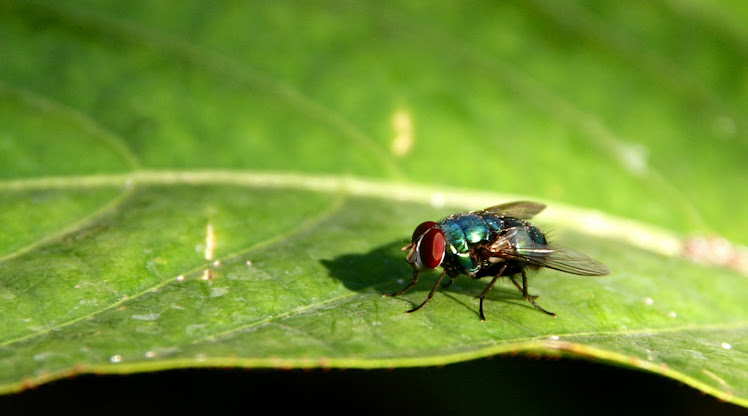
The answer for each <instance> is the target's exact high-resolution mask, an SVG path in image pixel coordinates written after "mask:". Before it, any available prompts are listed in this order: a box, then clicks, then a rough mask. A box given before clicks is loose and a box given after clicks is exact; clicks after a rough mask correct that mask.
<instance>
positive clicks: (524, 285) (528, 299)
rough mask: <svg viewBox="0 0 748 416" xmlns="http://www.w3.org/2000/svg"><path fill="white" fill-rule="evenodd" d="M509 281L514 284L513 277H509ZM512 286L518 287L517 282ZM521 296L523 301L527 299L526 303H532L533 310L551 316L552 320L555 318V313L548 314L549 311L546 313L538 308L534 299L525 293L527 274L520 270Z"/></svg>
mask: <svg viewBox="0 0 748 416" xmlns="http://www.w3.org/2000/svg"><path fill="white" fill-rule="evenodd" d="M510 279H512V282H514V276H510ZM514 284H515V285H516V286H517V287H519V285H518V284H517V282H514ZM522 296H524V297H525V299H527V301H528V302H530V303H532V306H534V307H535V308H536V309H537V310H539V311H540V312H543V313H546V314H548V315H551V316H552V317H554V318H555V317H556V314H555V313H553V312H549V311H547V310H545V309H543V308H542V307H540V305H538V304H537V303H535V299H534V297H533V296H530V295H529V294H528V293H527V274H525V271H524V270H522Z"/></svg>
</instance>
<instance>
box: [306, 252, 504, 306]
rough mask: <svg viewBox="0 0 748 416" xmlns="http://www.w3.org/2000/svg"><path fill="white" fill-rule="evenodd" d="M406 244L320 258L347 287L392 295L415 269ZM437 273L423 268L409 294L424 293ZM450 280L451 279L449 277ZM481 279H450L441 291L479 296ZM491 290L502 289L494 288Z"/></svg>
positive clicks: (481, 285)
mask: <svg viewBox="0 0 748 416" xmlns="http://www.w3.org/2000/svg"><path fill="white" fill-rule="evenodd" d="M404 245H406V243H404V242H402V241H393V242H391V243H387V244H384V245H381V246H379V247H376V248H374V249H372V250H370V251H369V252H366V253H351V254H343V255H340V256H337V257H335V258H333V259H331V260H321V263H322V265H324V266H325V267H326V268H327V269H328V270H329V274H330V276H332V277H333V278H335V279H338V280H340V282H341V283H343V285H345V287H346V288H348V289H350V290H352V291H356V292H367V291H368V292H374V293H378V294H380V295H384V294H392V293H395V292H397V291H398V290H400V289H402V288H403V287H404V286H405V285H406V284H408V282H410V281H411V280H412V279H413V269H411V268H410V266H409V265H408V262H407V261H406V260H405V254H404V253H403V252H402V250H401V248H402V247H403V246H404ZM437 276H438V272H430V271H423V272H422V274H421V278H420V279H419V282H418V284H417V285H415V286H414V287H413V288H412V289H411V290H409V291H408V293H422V292H428V291H429V290H431V287H432V286H433V285H434V282H435V281H436V278H437ZM446 280H448V279H446ZM485 285H486V282H484V281H482V280H473V279H467V278H466V277H465V276H461V277H459V278H458V279H457V280H456V281H455V282H454V284H451V285H450V284H449V281H447V282H445V284H444V285H442V289H441V291H443V292H444V293H445V294H446V293H449V292H457V293H464V294H467V295H472V296H477V295H479V294H480V293H481V290H482V289H483V288H484V287H485ZM492 292H503V290H500V291H492ZM511 293H512V292H510V291H507V293H506V294H505V295H503V296H502V295H493V296H491V297H494V298H497V299H512V298H514V296H513V295H511Z"/></svg>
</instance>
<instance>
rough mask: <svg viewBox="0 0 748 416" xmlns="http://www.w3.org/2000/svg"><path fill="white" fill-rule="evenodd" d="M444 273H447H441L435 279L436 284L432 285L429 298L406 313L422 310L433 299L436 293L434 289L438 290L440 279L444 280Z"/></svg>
mask: <svg viewBox="0 0 748 416" xmlns="http://www.w3.org/2000/svg"><path fill="white" fill-rule="evenodd" d="M446 273H447V271H446V270H445V271H443V272H442V274H440V275H439V278H438V279H436V284H434V287H433V288H432V289H431V292H430V293H429V297H427V298H426V300H424V301H423V303H422V304H420V305H418V306H416V307H415V308H413V309H411V310H409V311H408V313H411V312H415V311H417V310H419V309H421V308H423V306H424V305H426V304H427V303H429V301H430V300H431V298H433V297H434V293H436V289H439V285H440V284H441V283H442V279H444V274H446Z"/></svg>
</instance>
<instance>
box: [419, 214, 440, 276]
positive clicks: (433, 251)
mask: <svg viewBox="0 0 748 416" xmlns="http://www.w3.org/2000/svg"><path fill="white" fill-rule="evenodd" d="M424 224H425V223H424ZM422 225H423V224H422ZM418 260H419V263H420V264H421V265H422V266H423V267H427V268H429V269H435V268H437V267H439V265H440V264H442V260H444V233H443V232H442V230H440V229H438V228H431V229H430V230H428V231H426V233H425V234H423V237H421V242H420V244H418Z"/></svg>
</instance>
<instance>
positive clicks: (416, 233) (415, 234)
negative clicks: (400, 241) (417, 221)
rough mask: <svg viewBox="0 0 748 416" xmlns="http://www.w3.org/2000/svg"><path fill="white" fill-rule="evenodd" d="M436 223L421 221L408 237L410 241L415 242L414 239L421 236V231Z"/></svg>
mask: <svg viewBox="0 0 748 416" xmlns="http://www.w3.org/2000/svg"><path fill="white" fill-rule="evenodd" d="M435 225H436V223H435V222H433V221H426V222H424V223H421V225H419V226H418V227H416V230H415V231H413V237H411V238H410V242H411V243H415V242H416V240H418V237H420V236H422V235H423V233H425V232H426V231H428V230H429V229H430V228H433V227H434V226H435Z"/></svg>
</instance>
